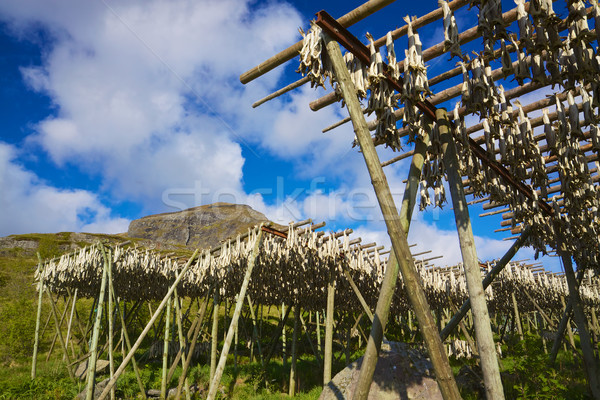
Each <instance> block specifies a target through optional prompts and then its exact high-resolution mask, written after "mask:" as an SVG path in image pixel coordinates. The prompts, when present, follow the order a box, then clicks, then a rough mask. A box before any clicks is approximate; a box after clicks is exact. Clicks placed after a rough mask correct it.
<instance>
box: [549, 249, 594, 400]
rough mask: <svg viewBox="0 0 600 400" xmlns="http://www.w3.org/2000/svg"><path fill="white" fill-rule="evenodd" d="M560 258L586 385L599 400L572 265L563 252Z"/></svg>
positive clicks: (588, 338)
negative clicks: (567, 287)
mask: <svg viewBox="0 0 600 400" xmlns="http://www.w3.org/2000/svg"><path fill="white" fill-rule="evenodd" d="M559 254H560V257H561V259H562V262H563V266H564V268H565V276H566V277H567V285H568V286H569V296H570V298H571V302H572V304H573V316H574V317H575V323H576V324H577V329H578V330H579V338H580V344H581V350H582V352H583V362H584V365H585V371H586V373H587V377H588V385H589V387H590V391H591V392H592V396H593V397H594V399H600V376H599V375H598V366H597V365H596V359H595V357H594V349H593V348H592V344H591V338H590V334H589V332H588V329H587V320H586V316H585V313H584V312H583V307H582V306H581V299H580V298H579V286H578V284H577V280H576V278H575V272H573V263H572V262H571V256H570V255H569V254H567V253H565V252H564V251H559Z"/></svg>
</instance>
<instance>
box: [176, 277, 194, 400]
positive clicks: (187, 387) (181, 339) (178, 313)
mask: <svg viewBox="0 0 600 400" xmlns="http://www.w3.org/2000/svg"><path fill="white" fill-rule="evenodd" d="M174 296H175V315H176V320H177V336H178V338H179V349H180V351H183V349H184V348H185V338H184V337H183V326H182V325H181V323H182V319H183V316H182V315H181V305H180V304H179V303H180V300H181V299H180V297H179V295H178V294H177V289H175V292H174ZM184 354H185V353H184ZM184 364H185V362H184V360H182V363H181V367H182V368H183V366H184ZM175 365H177V364H176V363H175ZM184 385H185V398H186V399H187V400H190V398H191V394H190V385H189V381H188V378H187V376H186V377H185V381H184Z"/></svg>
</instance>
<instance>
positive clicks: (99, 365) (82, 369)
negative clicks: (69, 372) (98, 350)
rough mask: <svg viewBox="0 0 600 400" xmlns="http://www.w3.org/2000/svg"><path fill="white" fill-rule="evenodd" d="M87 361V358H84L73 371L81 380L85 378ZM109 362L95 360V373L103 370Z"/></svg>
mask: <svg viewBox="0 0 600 400" xmlns="http://www.w3.org/2000/svg"><path fill="white" fill-rule="evenodd" d="M88 361H89V360H85V361H84V362H82V363H81V364H79V366H78V367H77V370H76V371H75V376H76V377H78V378H79V379H82V380H83V379H85V378H86V376H87V369H88ZM109 364H110V363H109V362H108V360H96V374H98V373H99V372H102V371H104V370H105V369H106V368H107V367H108V365H109Z"/></svg>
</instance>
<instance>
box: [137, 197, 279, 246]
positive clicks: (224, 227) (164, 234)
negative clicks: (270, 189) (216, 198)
mask: <svg viewBox="0 0 600 400" xmlns="http://www.w3.org/2000/svg"><path fill="white" fill-rule="evenodd" d="M266 221H268V220H267V217H265V216H264V215H263V214H262V213H259V212H258V211H255V210H253V209H252V208H251V207H250V206H247V205H243V204H230V203H215V204H209V205H205V206H199V207H194V208H189V209H187V210H183V211H178V212H172V213H164V214H156V215H149V216H147V217H143V218H140V219H136V220H133V221H131V224H129V230H128V231H127V236H129V237H131V238H140V239H149V240H152V241H154V242H158V243H163V244H166V245H181V246H185V247H187V248H190V249H196V248H201V249H207V248H211V247H214V246H217V245H218V244H219V243H220V241H221V240H224V239H226V238H228V237H231V236H234V235H237V234H240V233H244V232H246V231H247V230H248V228H250V227H253V226H255V225H257V224H259V223H261V222H266Z"/></svg>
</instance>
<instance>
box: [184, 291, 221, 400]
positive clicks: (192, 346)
mask: <svg viewBox="0 0 600 400" xmlns="http://www.w3.org/2000/svg"><path fill="white" fill-rule="evenodd" d="M211 290H217V288H213V289H211ZM209 293H210V291H209ZM207 303H208V297H207V299H206V301H205V302H204V304H207ZM205 311H206V308H204V311H202V312H201V316H202V317H203V316H204V312H205ZM213 311H214V305H213ZM202 319H203V318H199V319H198V323H197V324H196V327H195V328H194V333H193V339H192V343H191V344H190V349H189V350H188V355H187V357H186V359H185V363H184V364H183V370H182V371H181V376H180V377H179V384H178V385H177V395H176V396H175V399H177V400H179V399H180V398H181V388H182V387H183V384H184V382H185V378H187V373H188V369H189V367H190V363H191V362H192V356H193V355H194V349H195V347H196V342H197V341H198V335H199V334H200V330H201V329H202V323H201V322H202Z"/></svg>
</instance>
